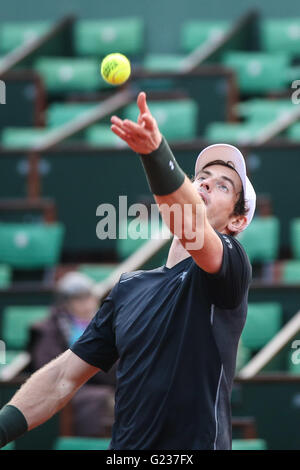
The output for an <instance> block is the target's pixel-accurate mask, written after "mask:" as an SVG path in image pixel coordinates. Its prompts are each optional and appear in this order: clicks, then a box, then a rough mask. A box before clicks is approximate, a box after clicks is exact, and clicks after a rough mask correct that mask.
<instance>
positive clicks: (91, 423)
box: [28, 272, 116, 437]
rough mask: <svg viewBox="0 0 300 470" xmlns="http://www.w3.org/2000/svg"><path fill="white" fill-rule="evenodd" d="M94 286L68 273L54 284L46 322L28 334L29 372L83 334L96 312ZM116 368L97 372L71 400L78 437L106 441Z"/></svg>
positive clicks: (82, 278) (109, 427) (109, 429)
mask: <svg viewBox="0 0 300 470" xmlns="http://www.w3.org/2000/svg"><path fill="white" fill-rule="evenodd" d="M93 289H94V283H93V282H92V281H91V280H90V279H89V278H88V277H87V276H85V275H84V274H81V273H77V272H70V273H68V274H66V275H65V276H63V277H62V278H61V279H60V281H59V282H58V284H57V291H56V302H55V305H54V306H53V307H52V308H51V311H50V315H49V317H48V318H47V319H46V320H43V321H42V322H39V323H35V324H34V325H33V326H32V328H31V330H30V340H29V345H28V351H29V352H30V354H31V366H30V369H31V372H34V371H35V370H37V369H39V368H40V367H42V366H43V365H44V364H46V363H48V362H49V361H51V360H52V359H54V358H55V357H56V356H58V355H59V354H61V353H62V352H64V351H65V350H66V349H68V348H69V346H71V344H73V343H74V341H75V340H76V339H77V338H78V337H79V336H80V335H81V334H82V333H83V331H84V330H85V328H86V326H87V325H88V323H89V322H90V320H91V319H92V317H93V316H94V315H95V313H96V311H97V310H98V299H97V297H96V296H95V295H94V293H93ZM115 371H116V367H113V368H112V369H111V370H110V371H109V373H104V372H99V373H98V374H96V375H95V376H94V377H92V378H91V379H90V380H89V381H88V382H87V383H86V384H85V385H84V386H83V387H82V388H81V389H80V390H79V391H78V392H77V393H76V395H75V396H74V397H73V399H72V400H71V407H72V429H73V434H74V435H77V436H89V437H109V436H110V432H111V426H112V424H113V418H114V393H115V384H116V374H115Z"/></svg>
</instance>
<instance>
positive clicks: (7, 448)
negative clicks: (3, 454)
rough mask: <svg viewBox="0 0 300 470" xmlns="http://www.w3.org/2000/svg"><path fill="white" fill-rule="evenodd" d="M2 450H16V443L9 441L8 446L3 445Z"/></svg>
mask: <svg viewBox="0 0 300 470" xmlns="http://www.w3.org/2000/svg"><path fill="white" fill-rule="evenodd" d="M0 450H15V443H14V442H9V443H8V444H6V446H4V447H2V448H1V449H0Z"/></svg>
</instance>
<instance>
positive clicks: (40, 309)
mask: <svg viewBox="0 0 300 470" xmlns="http://www.w3.org/2000/svg"><path fill="white" fill-rule="evenodd" d="M48 312H49V307H46V306H35V305H34V306H30V307H28V306H10V307H6V308H5V309H4V310H3V319H2V338H3V341H4V342H5V345H6V348H7V352H6V354H7V355H8V353H10V354H12V357H11V360H12V359H13V358H14V357H15V351H20V350H24V349H26V345H27V341H28V334H29V328H30V326H31V325H32V324H33V323H35V322H37V321H40V320H43V319H44V318H46V317H47V316H48ZM10 350H12V351H10ZM7 357H8V358H9V356H7Z"/></svg>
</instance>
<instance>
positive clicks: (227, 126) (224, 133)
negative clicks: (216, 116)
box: [204, 122, 262, 144]
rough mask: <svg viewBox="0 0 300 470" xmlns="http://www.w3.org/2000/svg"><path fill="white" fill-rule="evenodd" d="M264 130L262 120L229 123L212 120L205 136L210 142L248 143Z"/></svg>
mask: <svg viewBox="0 0 300 470" xmlns="http://www.w3.org/2000/svg"><path fill="white" fill-rule="evenodd" d="M261 131H262V124H261V123H260V122H251V123H247V122H246V123H227V122H212V123H211V124H209V125H208V126H207V127H206V129H205V132H204V138H205V139H207V140H208V141H209V142H224V143H229V144H246V143H248V142H250V143H251V142H252V141H253V140H254V139H255V138H256V137H258V135H259V134H260V133H261Z"/></svg>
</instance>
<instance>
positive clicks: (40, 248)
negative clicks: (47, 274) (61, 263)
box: [0, 222, 64, 269]
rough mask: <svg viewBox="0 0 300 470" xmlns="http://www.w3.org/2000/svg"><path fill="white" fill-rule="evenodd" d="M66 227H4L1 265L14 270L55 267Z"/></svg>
mask: <svg viewBox="0 0 300 470" xmlns="http://www.w3.org/2000/svg"><path fill="white" fill-rule="evenodd" d="M63 235H64V227H63V225H62V224H60V223H53V224H38V223H24V224H15V223H3V222H1V223H0V263H7V264H9V265H11V266H12V267H14V268H19V269H34V268H46V267H50V266H54V265H55V264H56V263H57V262H58V260H59V256H60V252H61V247H62V241H63Z"/></svg>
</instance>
